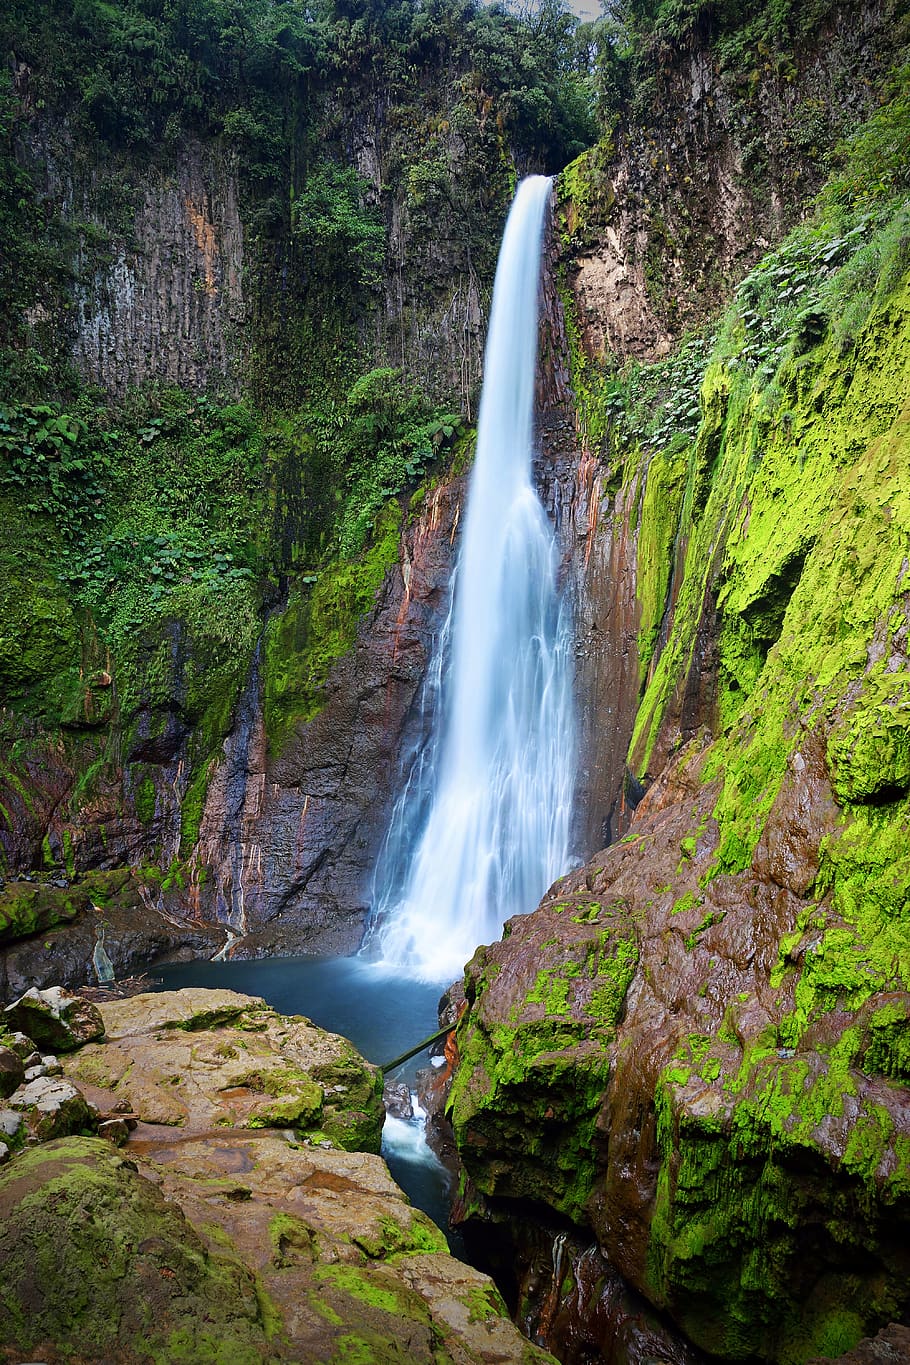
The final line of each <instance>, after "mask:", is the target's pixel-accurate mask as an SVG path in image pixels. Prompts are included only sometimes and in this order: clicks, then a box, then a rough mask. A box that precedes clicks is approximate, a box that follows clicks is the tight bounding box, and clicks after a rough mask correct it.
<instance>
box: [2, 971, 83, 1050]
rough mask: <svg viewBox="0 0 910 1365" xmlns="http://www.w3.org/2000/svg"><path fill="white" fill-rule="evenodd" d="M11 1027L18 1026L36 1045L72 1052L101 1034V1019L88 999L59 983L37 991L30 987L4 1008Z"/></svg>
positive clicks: (16, 1027)
mask: <svg viewBox="0 0 910 1365" xmlns="http://www.w3.org/2000/svg"><path fill="white" fill-rule="evenodd" d="M4 1016H5V1022H6V1024H7V1026H8V1027H9V1028H11V1029H21V1030H22V1031H23V1032H25V1033H27V1034H28V1036H29V1038H32V1039H33V1040H34V1041H35V1043H37V1045H38V1046H39V1047H48V1048H54V1049H55V1050H56V1051H58V1052H72V1051H74V1050H75V1049H76V1048H79V1047H82V1046H83V1044H85V1043H90V1042H92V1041H93V1040H94V1039H95V1038H100V1037H102V1036H103V1034H104V1021H103V1019H102V1017H101V1015H100V1014H99V1012H98V1009H97V1007H96V1006H95V1005H93V1004H92V1003H91V1002H90V1001H89V1000H83V999H82V998H81V997H80V996H78V995H73V994H71V993H70V992H69V991H67V990H65V989H64V988H63V987H62V986H50V987H48V989H47V990H44V991H39V990H37V989H35V988H34V987H32V989H31V990H29V991H26V992H25V994H24V995H23V996H20V998H19V999H18V1000H17V1001H16V1002H15V1004H13V1005H9V1006H7V1008H6V1010H5V1011H4Z"/></svg>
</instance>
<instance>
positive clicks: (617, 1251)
mask: <svg viewBox="0 0 910 1365" xmlns="http://www.w3.org/2000/svg"><path fill="white" fill-rule="evenodd" d="M702 762H703V756H702V750H701V747H700V745H699V744H697V743H696V744H694V745H692V746H690V747H689V749H688V750H686V751H683V753H682V754H680V755H679V757H678V758H677V760H676V761H675V762H674V763H672V764H671V765H670V767H669V769H668V770H667V771H666V773H665V774H664V775H663V777H662V778H661V780H660V781H659V782H658V783H655V785H654V786H653V787H652V789H651V790H650V791H649V792H648V794H647V795H646V797H645V798H644V800H643V801H642V803H641V805H640V807H639V809H638V812H637V813H636V819H635V821H634V823H633V826H632V829H631V831H630V833H629V834H628V835H627V836H626V837H625V839H624V840H623V841H621V842H620V843H619V844H617V845H614V846H613V847H611V848H610V849H607V850H605V851H604V852H603V853H602V854H600V855H598V857H597V858H596V859H594V860H593V861H592V862H591V863H589V864H588V865H587V866H586V867H584V868H581V869H579V870H578V871H577V872H574V873H571V874H570V875H569V876H568V877H566V878H563V879H562V880H561V881H560V882H558V883H557V884H556V886H555V887H554V888H553V889H552V891H551V892H550V893H549V895H548V896H547V897H546V898H545V899H544V901H543V903H542V905H541V907H540V908H539V909H538V910H537V911H535V912H534V913H533V914H532V915H530V916H527V917H525V918H520V919H516V920H512V921H510V922H509V923H508V924H507V925H506V928H505V933H504V937H503V940H502V942H500V943H496V944H492V945H490V946H489V947H486V948H484V949H481V950H479V951H478V953H477V954H476V955H475V958H474V960H473V961H472V963H471V964H469V967H468V971H467V974H466V977H465V990H466V995H467V999H468V1003H469V1009H468V1011H467V1013H466V1014H465V1016H464V1017H463V1019H462V1021H461V1023H460V1024H459V1027H458V1033H457V1038H458V1046H459V1052H460V1064H459V1067H458V1070H457V1071H456V1074H455V1079H454V1082H453V1086H452V1091H451V1095H450V1100H449V1115H450V1117H451V1120H452V1123H453V1127H454V1131H455V1135H456V1139H457V1142H458V1148H459V1153H460V1156H461V1158H462V1160H463V1162H464V1165H465V1168H466V1171H467V1173H468V1175H469V1177H470V1180H471V1182H472V1183H473V1187H474V1192H473V1194H472V1192H471V1187H470V1186H468V1187H466V1195H465V1198H464V1200H463V1203H462V1206H461V1208H460V1214H461V1216H462V1217H463V1218H464V1219H466V1220H467V1221H468V1222H470V1220H471V1219H472V1218H473V1219H477V1220H480V1221H479V1226H480V1228H481V1229H482V1228H483V1227H484V1226H485V1225H486V1224H485V1220H486V1219H488V1218H490V1217H492V1218H493V1219H494V1221H495V1220H496V1219H498V1218H500V1217H501V1214H502V1212H503V1211H504V1210H505V1209H507V1208H508V1207H509V1206H510V1205H514V1201H516V1200H518V1201H521V1207H523V1208H525V1209H528V1208H531V1207H533V1205H534V1204H535V1203H538V1204H539V1203H541V1202H542V1203H544V1204H545V1205H546V1206H547V1207H548V1209H550V1210H555V1211H556V1212H558V1213H560V1214H562V1215H565V1216H567V1217H569V1218H570V1219H572V1220H573V1222H574V1223H575V1224H576V1226H581V1227H587V1228H590V1229H591V1230H592V1231H593V1232H594V1234H595V1236H596V1240H597V1244H598V1246H599V1248H600V1249H601V1251H602V1252H603V1253H604V1254H605V1255H606V1256H607V1257H608V1259H609V1262H610V1264H611V1265H612V1266H613V1267H615V1268H616V1269H617V1270H618V1271H619V1272H620V1273H621V1274H622V1275H623V1276H624V1277H625V1278H626V1280H627V1281H628V1282H629V1283H630V1284H632V1285H633V1286H635V1287H636V1288H637V1289H639V1290H640V1291H641V1292H643V1293H644V1294H645V1295H646V1296H647V1298H648V1299H649V1300H650V1301H651V1303H652V1304H656V1305H658V1306H659V1307H660V1308H662V1309H664V1310H666V1311H667V1312H669V1313H670V1315H671V1316H672V1317H673V1319H674V1320H675V1321H676V1323H677V1324H679V1325H680V1326H681V1327H682V1328H683V1329H684V1331H685V1332H686V1333H687V1335H688V1336H689V1337H690V1338H691V1340H692V1341H693V1342H694V1343H695V1344H696V1345H697V1346H699V1347H700V1348H702V1349H704V1350H706V1351H708V1352H710V1353H712V1354H716V1355H719V1356H722V1357H725V1358H728V1359H742V1360H748V1359H752V1358H753V1357H761V1358H771V1359H774V1358H777V1359H780V1358H791V1357H792V1358H793V1359H799V1358H807V1356H808V1354H809V1353H810V1352H811V1349H812V1344H813V1343H818V1344H821V1343H824V1342H827V1341H830V1342H832V1344H833V1343H835V1342H837V1341H838V1340H844V1338H845V1336H846V1339H847V1341H849V1339H850V1335H851V1334H852V1336H853V1339H854V1340H855V1339H856V1337H857V1336H858V1335H859V1334H860V1333H861V1331H862V1328H863V1327H864V1326H865V1325H868V1326H874V1325H876V1317H878V1318H879V1320H880V1318H881V1316H884V1315H887V1314H888V1313H889V1312H891V1313H893V1312H894V1309H892V1308H889V1307H888V1305H890V1304H894V1305H898V1304H900V1305H902V1306H903V1308H904V1310H906V1308H907V1307H908V1306H910V1303H908V1289H907V1285H908V1283H910V1281H908V1272H910V1262H908V1251H907V1244H906V1238H905V1236H904V1230H905V1228H906V1226H907V1219H908V1217H910V1160H908V1154H910V1099H908V1091H907V1089H906V1086H905V1084H904V1081H903V1072H902V1070H901V1069H900V1065H899V1064H898V1063H897V1062H896V1055H897V1054H896V1053H895V1052H893V1051H891V1052H890V1053H887V1057H886V1054H885V1052H882V1051H880V1050H879V1048H878V1045H877V1044H876V1043H875V1039H876V1038H877V1037H880V1038H884V1035H885V1034H887V1037H888V1039H889V1040H890V1041H889V1042H888V1043H887V1044H886V1045H885V1047H886V1049H887V1048H891V1049H893V1048H894V1047H896V1046H897V1036H898V1033H900V1035H901V1036H903V1034H902V1030H903V1028H904V1024H903V1023H899V1022H897V1021H899V1020H900V1021H902V1020H904V1019H905V1018H906V1017H907V1009H908V1007H910V1000H908V997H907V994H906V992H904V991H902V990H900V989H895V988H894V987H893V986H892V987H891V988H885V989H880V990H875V989H872V990H869V992H868V998H867V999H866V1001H865V1003H864V1005H863V1007H862V1009H861V1010H860V1011H859V1012H857V1011H856V1010H849V1011H848V1010H841V1011H840V1012H838V1011H837V1010H836V1009H835V1010H833V1011H831V1012H829V1013H826V1014H822V1015H821V1016H820V1017H819V1019H818V1022H817V1024H816V1025H815V1026H814V1027H813V1028H809V1029H806V1028H805V1027H804V1024H800V1023H799V1021H800V1020H801V1019H804V1018H805V1015H804V1014H801V1013H800V1011H801V1009H802V1010H805V998H806V997H805V995H804V992H805V991H806V989H807V982H808V981H809V980H811V979H812V977H811V975H810V974H811V973H812V970H813V968H812V963H813V950H814V948H813V945H815V951H817V945H818V944H820V943H821V942H822V931H821V929H817V930H815V931H814V933H815V936H814V937H813V930H812V920H811V915H812V914H813V913H814V914H816V915H817V916H820V918H819V919H818V923H819V925H823V926H824V928H825V929H827V930H829V931H830V927H831V925H832V924H836V922H837V921H836V916H835V917H832V912H831V911H830V909H829V910H828V911H827V912H825V911H824V907H822V910H821V911H819V910H818V909H817V908H816V906H817V903H810V905H809V907H808V911H807V904H806V900H805V898H804V893H805V889H806V887H807V886H808V885H809V884H810V883H811V881H812V878H813V871H812V868H813V859H814V858H815V856H816V853H815V850H817V847H818V843H819V841H820V839H821V838H822V837H823V836H824V833H825V831H827V830H828V829H829V828H830V822H831V812H832V806H831V800H830V787H829V786H828V785H827V782H826V778H825V775H824V770H823V766H819V765H818V764H817V763H814V762H813V760H812V754H811V745H810V746H809V750H808V751H807V754H806V758H805V761H804V762H803V763H802V764H801V765H799V771H798V773H797V774H796V775H795V776H794V780H793V781H792V782H788V783H785V784H784V785H783V787H782V789H781V792H780V795H779V798H778V802H777V803H776V805H775V807H774V808H773V810H772V813H771V817H770V819H769V822H768V830H767V834H766V837H765V839H763V840H762V842H761V843H760V844H759V846H758V848H757V850H756V854H755V858H754V860H753V865H752V869H751V872H750V874H749V875H747V876H740V877H727V876H722V875H721V876H714V877H713V878H711V879H708V880H706V879H705V877H704V873H705V871H706V869H707V868H708V867H709V866H710V865H711V863H712V858H713V855H714V853H715V851H716V848H717V829H716V824H715V821H714V819H713V816H712V814H711V812H712V808H713V806H714V803H715V800H716V791H715V789H714V788H713V787H712V785H711V784H710V783H705V782H704V781H703V779H702V773H701V765H702ZM778 830H780V831H782V832H784V831H785V834H784V835H783V837H781V838H778V837H777V831H778ZM826 913H827V918H826V917H825V916H826ZM821 960H822V959H820V960H819V965H821ZM824 970H825V971H826V972H828V971H833V972H835V973H836V972H837V971H838V970H839V969H838V968H836V967H835V966H834V964H833V962H832V960H831V959H830V957H829V958H828V959H827V963H826V966H825V968H824ZM834 979H835V980H837V979H838V978H837V977H836V976H835V978H834ZM889 1021H890V1022H889ZM894 1030H897V1032H895V1031H894ZM883 1031H884V1033H883ZM888 1057H890V1058H894V1059H895V1060H893V1061H892V1060H888V1059H887V1058H888ZM480 1236H481V1238H482V1237H483V1232H482V1231H481V1233H480ZM807 1238H808V1239H809V1240H810V1241H811V1244H812V1255H811V1256H807V1255H806V1254H805V1246H806V1239H807ZM515 1255H516V1256H517V1257H518V1258H519V1260H520V1251H518V1250H516V1251H515ZM817 1349H818V1347H817V1346H816V1353H817Z"/></svg>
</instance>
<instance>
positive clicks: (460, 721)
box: [365, 176, 575, 981]
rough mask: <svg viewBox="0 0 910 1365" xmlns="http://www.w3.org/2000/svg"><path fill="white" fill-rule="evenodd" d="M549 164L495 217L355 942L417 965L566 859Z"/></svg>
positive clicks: (569, 717) (453, 947)
mask: <svg viewBox="0 0 910 1365" xmlns="http://www.w3.org/2000/svg"><path fill="white" fill-rule="evenodd" d="M550 185H551V182H550V181H549V180H548V179H547V178H545V177H544V176H531V177H529V178H528V179H526V180H524V181H523V182H522V183H521V185H520V186H519V188H518V193H517V195H516V197H515V201H514V203H513V205H512V209H511V212H510V214H509V218H508V222H507V223H506V229H505V234H504V236H503V241H502V247H501V249H500V254H499V263H498V265H497V268H496V281H495V286H494V290H493V305H492V310H491V316H490V328H489V333H488V336H487V347H486V354H485V360H484V383H483V392H482V395H481V401H480V413H479V420H478V430H477V453H476V457H475V461H474V468H473V471H472V474H471V479H470V485H469V489H468V498H467V509H466V515H465V518H464V530H463V535H462V541H461V545H460V549H459V557H458V562H457V567H456V570H455V574H454V576H453V579H454V581H453V588H452V595H451V601H450V607H449V613H448V618H447V620H446V622H445V625H444V627H443V630H442V632H441V635H440V638H439V640H438V641H437V647H436V654H435V658H434V660H433V662H432V664H431V667H430V669H429V670H428V676H427V680H426V683H425V685H424V692H423V696H422V700H421V705H423V706H424V707H427V708H429V709H430V711H431V714H432V719H431V724H430V727H429V737H428V739H427V740H426V742H425V743H424V745H423V746H422V747H421V748H419V749H418V751H417V752H416V753H415V754H412V755H411V757H410V763H409V769H408V771H407V772H406V773H405V774H403V780H402V786H401V790H400V794H399V796H398V799H397V801H396V803H395V806H394V809H393V813H392V818H391V822H390V825H389V830H388V833H387V835H386V839H385V843H384V846H383V848H382V851H381V854H380V858H379V861H378V865H377V868H376V875H375V879H374V895H373V903H372V914H371V922H370V927H369V930H368V935H367V942H366V944H365V951H366V952H368V953H369V954H370V955H372V956H377V957H379V958H381V959H382V960H383V961H384V962H386V963H388V964H389V965H393V966H395V967H396V968H397V969H398V970H399V971H401V972H404V973H405V974H408V975H410V976H413V977H417V978H418V979H421V980H424V981H449V980H451V979H452V978H453V977H455V976H460V975H461V972H462V968H463V966H464V964H465V962H466V961H467V960H468V959H469V958H470V957H471V955H472V954H473V952H474V950H475V948H476V947H477V945H478V944H480V943H488V942H490V941H491V940H492V939H495V938H497V937H498V936H499V933H500V931H501V928H502V925H503V922H504V921H505V920H506V919H507V918H508V917H509V916H510V915H514V914H517V913H523V912H526V911H528V910H532V909H533V908H534V907H535V906H536V904H537V902H538V901H539V899H540V897H541V896H542V895H543V893H544V892H545V891H546V890H547V888H548V886H549V885H550V884H551V883H552V882H553V881H554V880H555V878H556V877H557V876H559V875H560V874H561V873H563V872H565V871H566V868H567V866H568V860H569V825H570V817H571V807H572V792H573V786H574V771H575V726H574V715H573V704H572V674H571V650H572V631H571V619H570V616H571V613H570V611H569V610H568V607H567V605H566V603H565V602H564V601H562V600H561V597H560V594H559V591H558V587H557V567H558V564H557V554H556V548H555V544H554V538H553V532H552V530H551V527H550V525H549V522H548V521H547V518H546V515H545V513H544V510H543V507H542V506H541V503H540V500H539V498H538V497H537V494H536V492H535V490H534V487H533V484H532V481H531V462H532V455H533V447H534V388H535V371H536V365H537V326H538V293H539V278H540V251H541V240H542V236H543V224H544V213H545V209H546V206H547V202H548V200H549V196H550Z"/></svg>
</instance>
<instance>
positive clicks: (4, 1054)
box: [0, 1047, 25, 1096]
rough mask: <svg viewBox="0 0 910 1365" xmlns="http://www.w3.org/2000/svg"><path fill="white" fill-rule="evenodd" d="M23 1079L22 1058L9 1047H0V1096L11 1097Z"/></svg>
mask: <svg viewBox="0 0 910 1365" xmlns="http://www.w3.org/2000/svg"><path fill="white" fill-rule="evenodd" d="M24 1079H25V1067H24V1066H23V1064H22V1058H21V1057H19V1056H17V1054H16V1053H15V1052H14V1051H13V1050H12V1048H9V1047H0V1096H6V1095H11V1094H12V1093H13V1091H14V1090H18V1088H19V1086H20V1085H21V1084H22V1082H23V1081H24Z"/></svg>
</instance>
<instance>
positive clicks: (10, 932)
mask: <svg viewBox="0 0 910 1365" xmlns="http://www.w3.org/2000/svg"><path fill="white" fill-rule="evenodd" d="M87 908H88V897H87V896H86V894H85V893H84V892H83V891H81V890H79V889H78V888H73V889H70V888H67V889H66V890H63V889H61V888H59V887H53V886H35V885H33V884H31V883H30V882H10V883H9V884H8V885H7V886H5V887H4V888H3V890H2V891H0V943H9V942H11V941H12V940H13V939H17V938H27V937H28V935H29V934H40V933H42V932H43V931H44V930H45V929H53V928H54V926H55V925H57V924H71V923H72V921H73V920H74V919H76V917H77V916H78V915H80V914H81V913H82V912H83V911H84V910H86V909H87Z"/></svg>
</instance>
